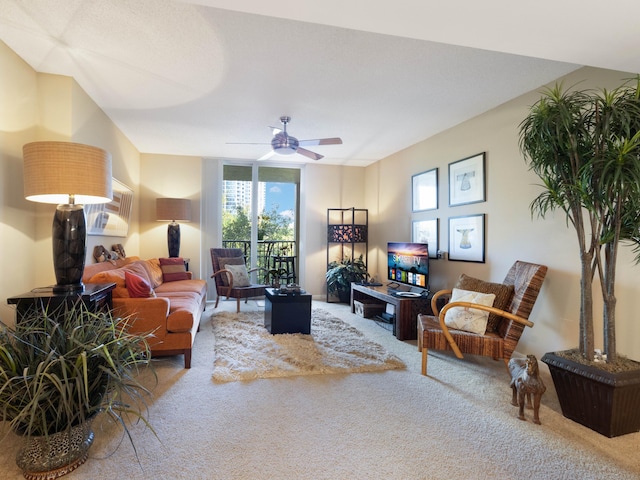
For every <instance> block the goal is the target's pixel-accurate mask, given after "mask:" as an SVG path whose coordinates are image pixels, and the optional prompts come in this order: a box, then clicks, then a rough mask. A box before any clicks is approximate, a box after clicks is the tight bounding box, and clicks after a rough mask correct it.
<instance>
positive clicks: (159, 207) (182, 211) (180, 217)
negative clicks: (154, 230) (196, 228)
mask: <svg viewBox="0 0 640 480" xmlns="http://www.w3.org/2000/svg"><path fill="white" fill-rule="evenodd" d="M156 220H158V221H169V222H172V221H181V222H190V221H191V201H190V200H189V199H188V198H156Z"/></svg>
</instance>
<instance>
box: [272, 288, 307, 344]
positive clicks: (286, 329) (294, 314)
mask: <svg viewBox="0 0 640 480" xmlns="http://www.w3.org/2000/svg"><path fill="white" fill-rule="evenodd" d="M264 326H265V328H266V329H267V330H268V331H269V333H272V334H276V333H304V334H306V335H309V334H310V333H311V294H309V293H306V292H304V291H302V293H296V294H282V293H280V294H278V293H276V292H275V290H274V289H273V288H267V289H266V290H265V305H264Z"/></svg>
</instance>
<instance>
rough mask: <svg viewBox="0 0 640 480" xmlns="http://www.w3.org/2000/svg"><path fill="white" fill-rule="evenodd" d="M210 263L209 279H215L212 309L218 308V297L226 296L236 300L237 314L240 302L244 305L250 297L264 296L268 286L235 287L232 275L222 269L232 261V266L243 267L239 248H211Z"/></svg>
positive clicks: (257, 269) (242, 258) (256, 269)
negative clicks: (211, 268)
mask: <svg viewBox="0 0 640 480" xmlns="http://www.w3.org/2000/svg"><path fill="white" fill-rule="evenodd" d="M210 251H211V263H212V265H213V274H212V275H211V278H213V279H215V283H216V304H215V307H214V308H217V307H218V302H219V301H220V297H223V296H226V297H227V300H228V299H229V298H235V299H236V300H237V309H236V311H237V312H240V300H241V299H243V298H244V299H245V300H244V301H245V303H247V301H248V300H249V298H252V297H261V296H263V295H264V291H265V289H266V288H267V287H268V286H269V285H265V284H251V285H248V286H242V287H240V286H237V285H234V283H233V274H232V272H231V271H229V270H228V269H226V268H224V267H225V266H226V265H227V264H228V263H225V262H230V261H233V260H235V261H233V264H236V265H240V264H242V265H244V263H245V258H244V253H243V252H242V250H241V249H239V248H211V249H210ZM262 270H264V271H265V272H266V270H265V269H264V268H252V269H250V270H248V271H247V273H249V274H251V272H254V271H262Z"/></svg>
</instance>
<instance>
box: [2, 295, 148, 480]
mask: <svg viewBox="0 0 640 480" xmlns="http://www.w3.org/2000/svg"><path fill="white" fill-rule="evenodd" d="M127 326H128V319H126V318H124V319H123V318H114V317H113V316H112V314H111V313H110V312H90V311H89V310H87V308H86V306H85V305H84V304H83V303H82V302H78V303H77V304H74V305H62V306H61V307H60V308H59V309H56V310H54V311H47V309H46V308H33V309H32V310H31V311H30V312H29V313H27V314H26V315H24V316H21V318H19V319H18V320H17V324H16V326H15V328H9V327H8V326H6V325H2V326H1V327H0V416H1V418H2V419H3V420H4V425H5V428H6V427H8V428H10V429H11V430H13V431H14V432H15V433H16V434H18V435H20V436H22V437H23V438H24V442H25V443H24V446H23V448H22V449H21V450H20V451H19V452H18V455H17V458H16V462H17V464H18V466H19V467H20V468H21V469H22V470H23V473H24V476H25V477H26V478H30V479H37V478H47V479H53V478H57V477H59V476H62V475H65V474H67V473H69V472H71V471H72V470H74V469H75V468H77V467H78V466H79V465H81V464H82V463H84V461H85V460H86V458H87V454H88V450H89V447H90V446H91V443H92V442H93V432H92V430H91V422H92V420H93V419H94V417H95V416H96V415H98V414H100V413H102V414H106V415H108V416H109V417H110V418H111V419H112V420H114V421H116V422H118V423H119V424H121V425H122V427H123V428H124V429H125V431H126V433H127V436H128V437H129V439H130V440H131V434H130V432H129V429H128V426H127V424H128V423H129V422H130V421H131V420H134V421H137V420H142V421H143V422H144V423H145V424H146V425H147V426H149V424H148V422H147V419H146V416H145V414H146V404H145V401H144V400H145V397H147V396H148V395H150V391H149V390H148V389H147V388H146V387H145V386H143V384H142V383H141V382H140V380H139V375H140V373H141V372H142V370H144V369H146V368H148V367H149V362H150V358H151V355H150V349H149V345H148V343H147V338H148V335H137V334H136V335H134V334H129V333H127ZM152 431H153V429H152ZM9 438H10V437H8V436H5V437H4V439H5V441H7V439H9ZM134 448H135V446H134Z"/></svg>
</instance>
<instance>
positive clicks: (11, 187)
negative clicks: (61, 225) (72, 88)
mask: <svg viewBox="0 0 640 480" xmlns="http://www.w3.org/2000/svg"><path fill="white" fill-rule="evenodd" d="M0 72H2V74H1V75H0V105H2V108H0V205H1V207H0V252H1V253H0V271H2V272H4V273H3V275H0V293H1V294H2V298H0V320H2V321H3V322H12V321H13V314H14V310H13V309H12V308H10V307H9V306H8V305H7V304H6V298H7V297H9V296H11V295H15V294H18V293H21V292H23V291H27V290H29V289H31V288H33V286H34V282H35V276H36V264H37V261H36V259H35V255H34V253H35V250H36V249H35V240H34V239H35V237H36V220H35V204H34V203H33V202H28V201H27V200H25V199H24V194H23V187H22V172H23V168H22V163H23V162H22V145H24V144H25V143H28V142H30V141H32V139H33V138H34V137H35V135H36V130H37V118H38V103H37V92H38V86H37V75H36V73H35V72H34V71H33V69H32V68H31V67H29V66H28V65H27V64H26V63H25V62H23V61H22V59H20V57H18V56H17V55H16V54H15V53H14V52H13V51H12V50H11V49H9V48H8V47H7V46H6V45H5V44H4V43H2V42H0ZM52 215H53V213H52ZM51 218H53V217H51ZM51 269H52V270H53V266H51Z"/></svg>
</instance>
